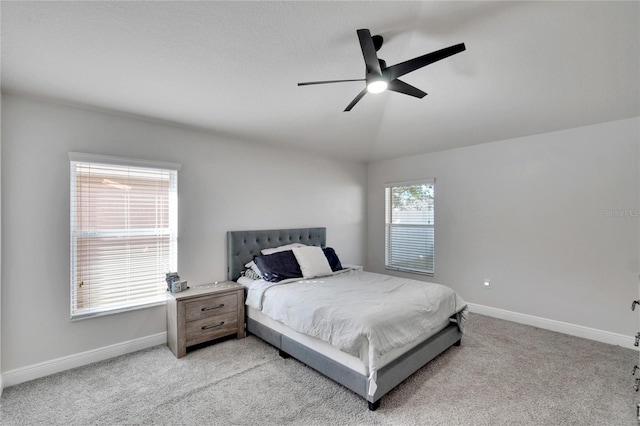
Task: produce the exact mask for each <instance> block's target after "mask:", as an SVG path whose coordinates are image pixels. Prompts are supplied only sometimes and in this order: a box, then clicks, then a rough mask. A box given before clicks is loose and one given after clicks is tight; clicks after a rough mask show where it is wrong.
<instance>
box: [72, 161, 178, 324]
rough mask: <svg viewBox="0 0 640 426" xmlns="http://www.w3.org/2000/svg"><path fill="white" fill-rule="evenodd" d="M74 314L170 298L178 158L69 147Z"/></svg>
mask: <svg viewBox="0 0 640 426" xmlns="http://www.w3.org/2000/svg"><path fill="white" fill-rule="evenodd" d="M69 159H70V161H71V203H70V204H71V318H85V317H90V316H95V315H103V314H106V313H114V312H120V311H123V310H128V309H134V308H141V307H145V306H150V305H154V304H161V303H164V302H165V300H166V288H167V285H166V282H165V274H166V273H167V272H170V271H175V270H176V268H177V260H178V253H177V250H178V245H177V238H178V235H177V223H178V220H177V219H178V218H177V216H178V197H177V188H178V169H179V168H180V166H179V165H177V164H171V163H155V162H146V161H136V160H128V159H122V158H114V157H103V156H96V155H88V154H79V153H69Z"/></svg>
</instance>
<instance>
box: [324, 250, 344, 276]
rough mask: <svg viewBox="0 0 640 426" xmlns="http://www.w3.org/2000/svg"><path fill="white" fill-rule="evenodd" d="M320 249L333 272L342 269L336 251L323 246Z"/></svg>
mask: <svg viewBox="0 0 640 426" xmlns="http://www.w3.org/2000/svg"><path fill="white" fill-rule="evenodd" d="M322 251H323V252H324V255H325V256H326V257H327V260H328V261H329V266H331V270H332V271H333V272H335V271H340V270H341V269H342V263H340V259H338V255H337V254H336V251H335V250H334V249H332V248H331V247H327V248H323V249H322Z"/></svg>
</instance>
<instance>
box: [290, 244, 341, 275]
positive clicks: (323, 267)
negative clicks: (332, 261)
mask: <svg viewBox="0 0 640 426" xmlns="http://www.w3.org/2000/svg"><path fill="white" fill-rule="evenodd" d="M292 251H293V254H294V256H295V257H296V260H297V261H298V264H299V265H300V270H301V271H302V276H303V277H304V278H313V277H324V276H327V275H332V274H333V271H332V270H331V265H329V261H328V260H327V257H326V256H325V255H324V252H323V251H322V249H321V248H320V247H316V246H305V247H295V248H293V249H292Z"/></svg>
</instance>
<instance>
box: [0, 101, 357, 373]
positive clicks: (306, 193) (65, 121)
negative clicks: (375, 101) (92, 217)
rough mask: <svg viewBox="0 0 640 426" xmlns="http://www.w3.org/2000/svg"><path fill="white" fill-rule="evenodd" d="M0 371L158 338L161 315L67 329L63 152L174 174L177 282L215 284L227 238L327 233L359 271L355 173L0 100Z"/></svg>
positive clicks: (330, 163)
mask: <svg viewBox="0 0 640 426" xmlns="http://www.w3.org/2000/svg"><path fill="white" fill-rule="evenodd" d="M2 102H3V105H2V123H3V127H2V139H3V140H2V163H1V164H2V169H1V170H2V180H1V182H2V220H3V222H2V246H3V252H2V256H3V268H2V301H1V320H2V326H1V335H2V371H5V372H6V371H9V370H12V369H16V368H20V367H23V366H29V365H33V364H36V363H39V362H44V361H48V360H53V359H56V358H59V357H64V356H67V355H71V354H75V353H80V352H83V351H88V350H91V349H96V348H101V347H105V346H108V345H111V344H116V343H120V342H125V341H128V340H131V339H136V338H139V337H144V336H149V335H153V334H157V333H161V332H164V331H165V330H166V326H165V308H164V306H161V307H155V308H148V309H142V310H137V311H132V312H128V313H122V314H116V315H110V316H106V317H100V318H92V319H87V320H82V321H74V322H72V321H70V320H69V161H68V159H67V152H68V151H78V152H88V153H94V154H104V155H113V156H121V157H131V158H142V159H149V160H159V161H171V162H179V163H181V164H182V170H181V171H180V172H179V178H178V184H179V195H178V197H179V231H178V232H179V243H178V244H179V246H178V247H179V248H178V271H179V272H180V275H181V277H183V278H185V279H187V280H189V281H190V282H191V283H204V282H210V281H214V280H223V279H225V277H226V251H225V244H226V239H225V238H226V231H227V230H240V229H269V228H281V227H306V226H326V227H327V239H328V243H329V244H330V245H332V246H334V247H335V248H336V250H337V251H338V253H339V255H340V257H341V259H343V260H344V261H345V262H346V263H356V264H362V263H363V262H364V257H363V253H364V242H365V237H366V235H365V234H366V226H365V220H366V215H365V208H366V200H365V197H366V190H365V187H366V166H365V165H364V164H360V163H354V162H349V161H342V160H333V159H328V158H322V157H319V156H317V155H310V154H300V153H293V152H288V151H285V150H282V149H276V148H270V147H264V146H260V145H258V144H254V143H249V142H238V141H233V140H229V139H226V138H224V137H218V136H216V135H214V134H211V133H205V132H198V131H195V130H189V129H184V128H179V127H176V126H170V125H166V124H163V123H159V122H154V121H148V120H140V119H134V118H130V117H126V116H123V115H114V114H109V113H104V112H99V111H93V110H87V109H79V108H73V107H69V106H63V105H56V104H52V103H45V102H39V101H36V100H32V99H27V98H24V97H21V96H16V95H11V94H4V95H3V97H2Z"/></svg>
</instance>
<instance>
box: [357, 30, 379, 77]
mask: <svg viewBox="0 0 640 426" xmlns="http://www.w3.org/2000/svg"><path fill="white" fill-rule="evenodd" d="M356 32H357V33H358V40H360V48H361V49H362V56H363V57H364V63H365V64H366V65H367V74H369V73H375V74H377V75H382V69H380V63H379V62H378V55H377V54H376V48H375V46H374V44H373V38H372V37H371V32H370V31H369V30H367V29H363V30H358V31H356Z"/></svg>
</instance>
